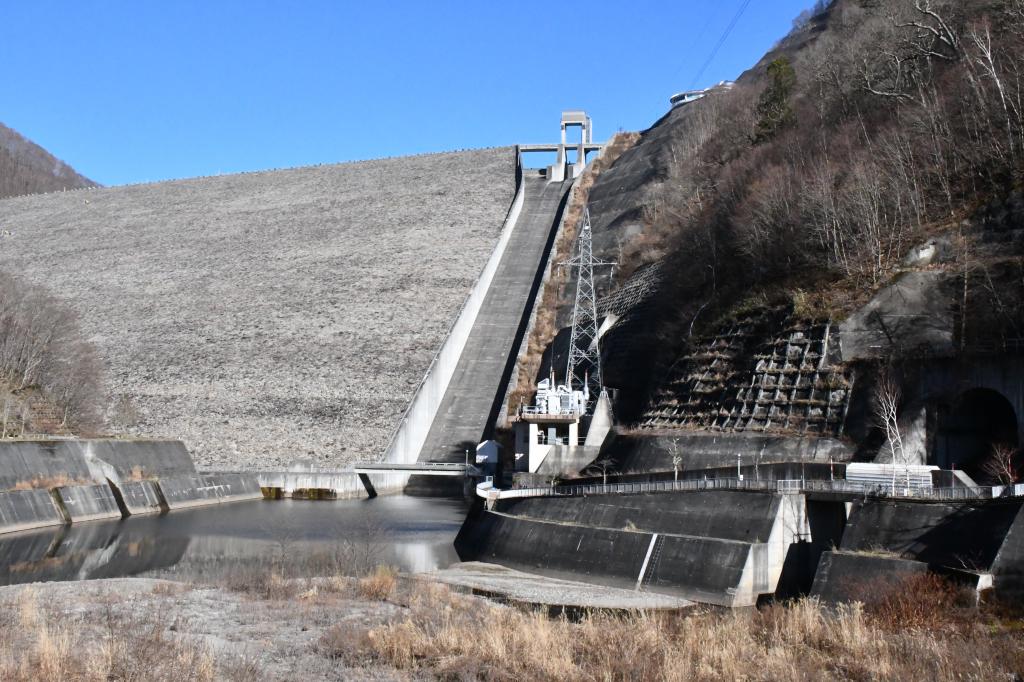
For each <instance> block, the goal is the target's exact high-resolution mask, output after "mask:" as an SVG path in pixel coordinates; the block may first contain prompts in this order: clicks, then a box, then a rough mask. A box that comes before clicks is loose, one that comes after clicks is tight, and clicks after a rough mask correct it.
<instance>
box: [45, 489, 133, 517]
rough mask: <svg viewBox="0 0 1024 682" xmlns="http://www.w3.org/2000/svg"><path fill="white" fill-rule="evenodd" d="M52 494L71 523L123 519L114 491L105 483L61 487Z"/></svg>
mask: <svg viewBox="0 0 1024 682" xmlns="http://www.w3.org/2000/svg"><path fill="white" fill-rule="evenodd" d="M53 494H54V499H55V500H57V502H58V503H59V504H60V505H61V507H62V508H63V510H64V513H65V514H67V517H68V519H69V520H70V521H71V523H79V522H82V521H96V520H99V519H120V518H122V517H123V514H122V513H121V507H120V506H118V504H117V498H115V497H114V491H113V490H112V489H111V487H110V486H109V485H108V484H106V483H96V484H94V485H72V486H62V487H60V488H56V489H54V491H53Z"/></svg>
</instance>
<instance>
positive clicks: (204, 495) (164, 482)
mask: <svg viewBox="0 0 1024 682" xmlns="http://www.w3.org/2000/svg"><path fill="white" fill-rule="evenodd" d="M159 484H160V490H161V492H162V493H163V496H164V500H165V501H166V503H167V508H168V509H170V510H171V511H174V510H176V509H188V508H190V507H203V506H207V505H213V504H221V503H222V502H238V501H241V500H259V499H263V493H262V491H261V490H260V486H259V482H258V481H257V479H256V477H255V476H253V475H246V474H194V475H191V476H174V477H170V478H161V479H160V481H159Z"/></svg>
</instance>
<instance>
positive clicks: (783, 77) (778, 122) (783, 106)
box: [754, 57, 796, 144]
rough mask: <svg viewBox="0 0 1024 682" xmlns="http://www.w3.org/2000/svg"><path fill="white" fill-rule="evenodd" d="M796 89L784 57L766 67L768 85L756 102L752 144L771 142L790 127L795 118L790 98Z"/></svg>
mask: <svg viewBox="0 0 1024 682" xmlns="http://www.w3.org/2000/svg"><path fill="white" fill-rule="evenodd" d="M794 87H796V71H794V70H793V65H792V64H790V63H789V60H788V59H786V58H785V57H779V58H778V59H776V60H775V61H773V62H772V63H771V64H769V65H768V85H767V86H766V87H765V89H764V92H762V93H761V97H760V99H758V101H757V129H756V131H755V133H754V144H760V143H762V142H767V141H769V140H771V139H772V138H773V137H775V135H776V134H777V133H778V132H779V131H780V130H782V129H783V128H785V127H787V126H789V125H791V124H792V123H793V122H794V120H795V117H794V115H793V107H792V106H790V102H789V100H790V97H791V96H792V94H793V88H794Z"/></svg>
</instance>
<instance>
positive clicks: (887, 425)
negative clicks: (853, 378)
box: [874, 371, 910, 495]
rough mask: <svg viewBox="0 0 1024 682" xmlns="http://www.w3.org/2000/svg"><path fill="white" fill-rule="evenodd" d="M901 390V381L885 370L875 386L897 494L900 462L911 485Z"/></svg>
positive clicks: (879, 414) (878, 411) (877, 411)
mask: <svg viewBox="0 0 1024 682" xmlns="http://www.w3.org/2000/svg"><path fill="white" fill-rule="evenodd" d="M900 399H901V391H900V385H899V382H897V381H896V379H895V378H894V377H893V375H892V373H891V372H889V371H885V372H883V373H882V375H881V376H880V377H879V380H878V385H877V386H876V387H875V406H874V407H875V418H876V420H877V422H878V425H879V426H880V427H882V428H883V429H884V430H885V439H886V444H887V445H888V446H889V454H890V455H891V456H892V493H893V495H895V494H896V468H897V467H898V466H899V464H901V463H902V464H903V465H904V467H906V477H907V481H906V483H907V487H908V488H909V487H910V466H909V465H908V464H907V461H906V454H905V452H904V450H903V435H902V434H901V433H900V424H899V407H900Z"/></svg>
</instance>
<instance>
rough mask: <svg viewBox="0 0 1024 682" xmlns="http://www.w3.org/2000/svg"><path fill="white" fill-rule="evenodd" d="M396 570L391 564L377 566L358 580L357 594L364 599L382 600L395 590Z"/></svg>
mask: <svg viewBox="0 0 1024 682" xmlns="http://www.w3.org/2000/svg"><path fill="white" fill-rule="evenodd" d="M397 581H398V571H396V570H395V569H394V568H392V567H391V566H378V567H377V568H375V569H374V571H373V573H371V574H370V575H368V576H366V577H365V578H363V579H361V580H360V581H359V594H360V595H362V596H363V597H364V598H366V599H373V600H375V601H384V600H385V599H387V598H388V597H390V596H391V594H392V593H393V592H394V591H395V584H396V583H397Z"/></svg>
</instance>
